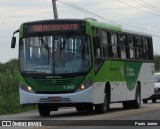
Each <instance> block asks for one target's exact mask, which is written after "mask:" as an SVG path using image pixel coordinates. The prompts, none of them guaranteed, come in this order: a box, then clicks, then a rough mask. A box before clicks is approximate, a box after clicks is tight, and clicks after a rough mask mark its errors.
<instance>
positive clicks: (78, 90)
mask: <svg viewBox="0 0 160 129" xmlns="http://www.w3.org/2000/svg"><path fill="white" fill-rule="evenodd" d="M92 85H93V82H92V81H87V82H85V83H82V84H80V86H79V87H78V88H77V90H76V92H80V91H83V90H85V89H87V88H89V87H91V86H92Z"/></svg>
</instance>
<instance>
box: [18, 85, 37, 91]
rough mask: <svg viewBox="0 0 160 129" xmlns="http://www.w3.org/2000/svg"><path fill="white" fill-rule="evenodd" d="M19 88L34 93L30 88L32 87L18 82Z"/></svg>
mask: <svg viewBox="0 0 160 129" xmlns="http://www.w3.org/2000/svg"><path fill="white" fill-rule="evenodd" d="M20 88H21V89H22V90H24V91H26V92H30V93H35V92H34V91H33V90H32V87H31V86H29V85H27V84H20Z"/></svg>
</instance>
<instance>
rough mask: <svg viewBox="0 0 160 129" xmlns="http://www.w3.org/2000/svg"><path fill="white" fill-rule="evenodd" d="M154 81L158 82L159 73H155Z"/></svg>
mask: <svg viewBox="0 0 160 129" xmlns="http://www.w3.org/2000/svg"><path fill="white" fill-rule="evenodd" d="M155 82H160V74H155Z"/></svg>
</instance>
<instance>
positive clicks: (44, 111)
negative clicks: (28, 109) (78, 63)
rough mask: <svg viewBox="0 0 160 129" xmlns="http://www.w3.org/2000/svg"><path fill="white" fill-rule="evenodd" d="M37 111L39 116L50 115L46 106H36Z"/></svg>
mask: <svg viewBox="0 0 160 129" xmlns="http://www.w3.org/2000/svg"><path fill="white" fill-rule="evenodd" d="M38 111H39V114H40V116H49V115H50V111H51V110H50V107H49V106H48V105H46V104H38Z"/></svg>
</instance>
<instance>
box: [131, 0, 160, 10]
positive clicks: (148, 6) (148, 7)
mask: <svg viewBox="0 0 160 129" xmlns="http://www.w3.org/2000/svg"><path fill="white" fill-rule="evenodd" d="M131 1H134V2H135V3H137V4H139V5H141V6H143V7H145V8H147V9H151V10H153V11H155V12H157V13H160V11H159V10H157V9H155V8H153V7H152V8H151V7H150V5H148V4H147V6H146V5H144V4H141V3H140V2H138V1H136V0H131ZM141 2H142V1H141ZM142 3H144V2H142Z"/></svg>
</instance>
